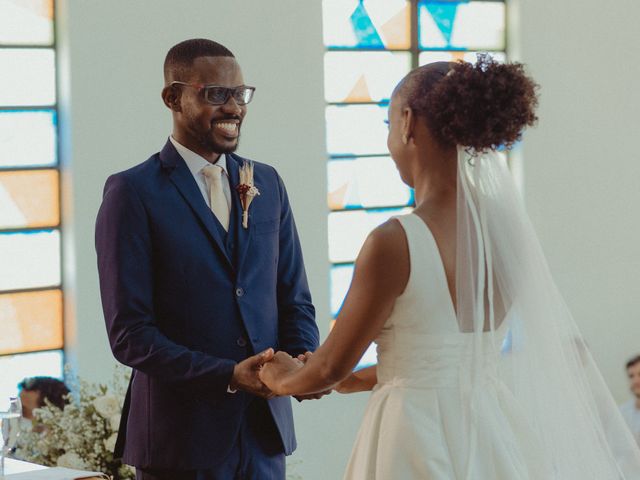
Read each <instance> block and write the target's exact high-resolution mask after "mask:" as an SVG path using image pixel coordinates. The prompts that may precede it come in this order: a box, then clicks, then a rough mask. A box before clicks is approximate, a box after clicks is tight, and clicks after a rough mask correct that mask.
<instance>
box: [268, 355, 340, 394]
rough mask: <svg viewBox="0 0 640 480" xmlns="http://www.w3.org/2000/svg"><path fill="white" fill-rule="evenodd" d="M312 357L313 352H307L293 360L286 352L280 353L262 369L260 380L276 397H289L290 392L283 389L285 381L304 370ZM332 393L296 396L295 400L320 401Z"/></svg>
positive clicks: (328, 391)
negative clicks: (301, 369)
mask: <svg viewBox="0 0 640 480" xmlns="http://www.w3.org/2000/svg"><path fill="white" fill-rule="evenodd" d="M311 355H312V353H311V352H307V353H305V354H304V355H298V357H297V358H293V357H291V356H290V355H289V354H287V353H285V352H278V353H276V354H275V356H274V357H273V359H272V360H271V361H270V362H269V363H266V364H265V365H264V366H263V367H262V369H261V370H260V379H261V380H262V382H263V383H264V384H265V385H266V386H267V387H268V388H269V389H270V390H271V391H273V392H274V393H275V394H276V395H287V394H288V392H286V391H285V390H284V389H283V380H284V379H285V378H286V377H287V376H289V375H291V374H293V373H295V372H296V371H298V370H299V369H300V368H302V367H303V366H304V364H305V363H307V361H308V360H309V358H311ZM330 393H331V390H327V391H324V392H319V393H313V394H308V395H294V398H295V399H296V400H298V401H299V402H302V401H303V400H315V399H319V398H322V397H324V396H325V395H328V394H330Z"/></svg>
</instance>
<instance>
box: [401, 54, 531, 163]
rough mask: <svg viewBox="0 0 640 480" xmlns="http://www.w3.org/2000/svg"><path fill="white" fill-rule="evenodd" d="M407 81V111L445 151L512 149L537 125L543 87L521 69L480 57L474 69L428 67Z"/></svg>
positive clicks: (463, 64)
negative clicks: (420, 119)
mask: <svg viewBox="0 0 640 480" xmlns="http://www.w3.org/2000/svg"><path fill="white" fill-rule="evenodd" d="M406 80H408V82H406V84H405V88H406V90H405V91H406V100H407V104H408V106H409V107H410V108H411V109H412V110H413V111H414V112H415V113H416V114H417V115H418V116H421V117H423V118H424V119H425V120H426V122H427V126H428V127H429V130H431V133H432V134H433V135H434V136H435V138H436V139H437V140H438V141H439V142H440V143H441V144H443V145H462V146H465V147H468V148H470V149H471V150H473V151H475V152H477V153H480V152H483V151H487V150H490V149H492V150H495V149H497V148H499V147H505V148H511V147H512V146H513V144H514V143H516V142H517V141H519V140H520V139H521V137H522V131H523V129H524V128H525V127H527V126H531V125H534V124H535V122H536V121H537V120H538V118H537V117H536V114H535V110H536V107H537V106H538V97H537V90H538V88H539V87H538V85H537V84H536V83H535V82H534V81H533V79H531V78H530V77H529V76H527V75H526V73H525V71H524V66H523V65H522V64H520V63H506V64H501V63H498V62H496V61H495V60H494V59H493V58H491V57H490V56H489V55H487V54H481V55H479V56H478V61H477V62H476V63H475V64H472V63H468V62H436V63H432V64H429V65H425V66H423V67H421V68H418V69H416V70H414V71H413V72H411V73H410V74H409V76H408V77H407V79H406ZM403 83H405V82H403ZM403 90H404V88H403Z"/></svg>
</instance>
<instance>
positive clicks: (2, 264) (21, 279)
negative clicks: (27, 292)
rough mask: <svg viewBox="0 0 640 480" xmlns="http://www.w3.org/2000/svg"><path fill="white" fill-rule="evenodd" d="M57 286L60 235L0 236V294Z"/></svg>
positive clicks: (27, 233)
mask: <svg viewBox="0 0 640 480" xmlns="http://www.w3.org/2000/svg"><path fill="white" fill-rule="evenodd" d="M59 284H60V232H59V231H58V230H41V231H35V232H21V233H2V234H0V291H2V290H21V289H27V288H38V287H49V286H56V285H59Z"/></svg>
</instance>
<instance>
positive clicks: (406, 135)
mask: <svg viewBox="0 0 640 480" xmlns="http://www.w3.org/2000/svg"><path fill="white" fill-rule="evenodd" d="M414 123H415V116H414V114H413V110H411V109H410V108H409V107H405V108H404V109H403V110H402V143H404V144H405V145H407V144H408V143H409V140H411V138H412V137H413V127H414Z"/></svg>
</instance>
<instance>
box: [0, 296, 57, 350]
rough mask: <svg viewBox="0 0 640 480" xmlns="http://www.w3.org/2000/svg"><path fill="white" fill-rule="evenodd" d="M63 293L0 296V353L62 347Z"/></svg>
mask: <svg viewBox="0 0 640 480" xmlns="http://www.w3.org/2000/svg"><path fill="white" fill-rule="evenodd" d="M62 325H63V321H62V292H61V291H60V290H44V291H40V292H20V293H7V294H1V295H0V326H1V327H2V334H1V335H0V355H7V354H11V353H19V352H33V351H38V350H52V349H57V348H62V346H63V333H62V328H63V327H62Z"/></svg>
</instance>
